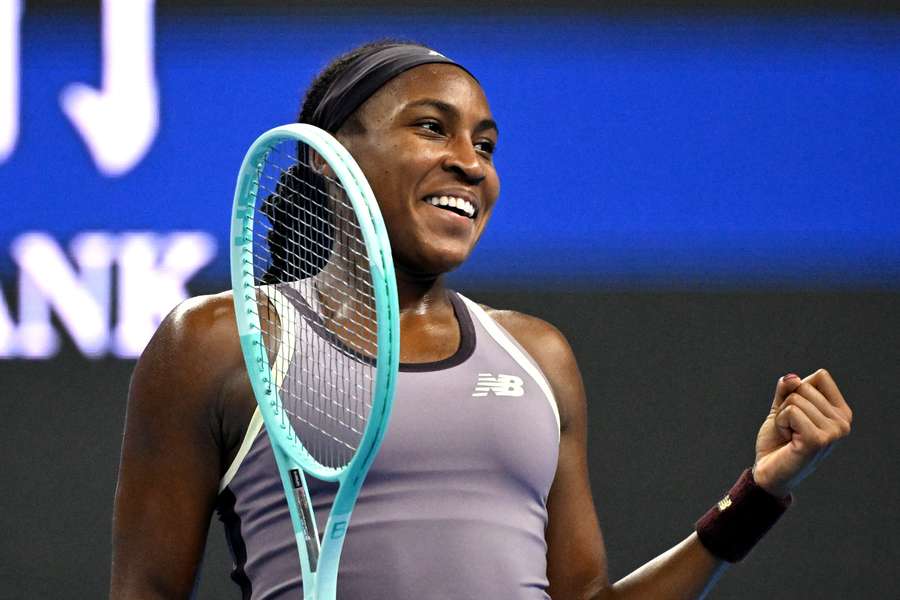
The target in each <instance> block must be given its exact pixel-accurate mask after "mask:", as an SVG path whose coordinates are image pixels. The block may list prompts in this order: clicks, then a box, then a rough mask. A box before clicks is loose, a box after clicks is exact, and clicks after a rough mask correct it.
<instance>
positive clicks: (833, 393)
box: [803, 369, 853, 423]
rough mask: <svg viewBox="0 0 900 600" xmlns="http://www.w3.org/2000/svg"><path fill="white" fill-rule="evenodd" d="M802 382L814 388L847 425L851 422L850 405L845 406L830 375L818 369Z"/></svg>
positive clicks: (845, 403)
mask: <svg viewBox="0 0 900 600" xmlns="http://www.w3.org/2000/svg"><path fill="white" fill-rule="evenodd" d="M803 381H804V382H805V383H808V384H810V385H812V386H814V387H815V388H816V389H817V390H818V391H819V392H821V393H822V394H823V395H824V396H825V398H827V399H828V402H829V403H830V404H831V405H832V406H834V407H835V409H836V410H837V411H838V413H840V415H841V416H842V417H843V418H844V419H846V420H847V422H848V423H849V422H852V421H853V411H852V410H851V409H850V405H849V404H847V401H846V400H844V395H843V394H841V390H840V389H838V386H837V384H836V383H835V382H834V379H832V377H831V374H830V373H829V372H828V371H826V370H825V369H819V370H818V371H816V372H815V373H813V374H812V375H809V376H808V377H806V378H804V380H803Z"/></svg>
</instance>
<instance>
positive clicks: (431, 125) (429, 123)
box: [416, 119, 444, 135]
mask: <svg viewBox="0 0 900 600" xmlns="http://www.w3.org/2000/svg"><path fill="white" fill-rule="evenodd" d="M416 126H417V127H420V128H422V129H426V130H428V131H430V132H432V133H435V134H437V135H444V126H443V125H441V123H440V122H439V121H435V120H434V119H428V120H425V121H419V122H418V123H416Z"/></svg>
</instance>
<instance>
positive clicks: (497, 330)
mask: <svg viewBox="0 0 900 600" xmlns="http://www.w3.org/2000/svg"><path fill="white" fill-rule="evenodd" d="M458 295H459V297H460V298H462V299H463V301H464V302H465V303H466V306H467V307H468V308H469V312H470V313H472V314H473V315H475V318H477V319H478V321H479V323H481V325H482V327H484V328H485V330H486V331H487V332H488V333H489V334H490V335H491V337H492V338H494V340H495V341H496V342H497V343H498V344H500V346H501V347H502V348H503V349H504V350H506V351H507V352H508V353H509V355H510V356H511V357H512V358H513V360H515V361H516V362H517V363H519V366H521V367H522V368H523V369H524V370H525V372H526V373H528V374H529V375H530V376H531V378H532V379H534V381H535V383H537V384H538V387H540V388H541V391H543V392H544V396H546V398H547V402H548V403H549V404H550V408H551V409H552V410H553V416H554V417H555V418H556V432H557V434H558V435H561V424H560V421H559V407H557V405H556V397H555V396H554V395H553V390H552V389H551V388H550V382H548V381H547V378H546V377H544V374H543V373H542V372H541V370H540V368H538V366H537V365H536V364H535V363H534V361H533V360H531V358H529V357H528V356H527V355H526V354H525V353H524V352H523V351H522V349H521V348H519V346H518V345H517V344H516V343H515V342H514V341H513V340H512V338H511V337H510V335H509V334H508V333H506V331H505V330H503V329H502V328H501V327H500V325H498V324H497V322H496V321H494V319H492V318H491V316H490V315H489V314H487V313H486V312H485V311H484V309H483V308H481V306H479V305H478V304H477V303H475V302H473V301H471V300H469V299H468V298H466V297H465V296H463V295H462V294H459V293H458Z"/></svg>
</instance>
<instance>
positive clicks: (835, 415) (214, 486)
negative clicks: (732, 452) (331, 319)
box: [112, 42, 851, 600]
mask: <svg viewBox="0 0 900 600" xmlns="http://www.w3.org/2000/svg"><path fill="white" fill-rule="evenodd" d="M299 120H300V121H303V122H309V123H312V124H314V125H318V126H319V127H322V128H323V129H326V130H328V131H330V132H332V133H334V134H335V135H336V136H337V138H338V139H339V140H340V141H341V142H342V143H343V144H344V145H345V146H346V147H347V148H348V149H349V151H350V152H351V154H352V155H353V156H354V157H355V158H356V160H357V161H358V162H359V164H360V166H361V167H362V170H363V171H364V173H365V175H366V177H367V178H368V179H369V182H370V183H371V185H372V188H373V190H374V192H375V195H376V197H377V198H378V201H379V204H380V206H381V210H382V212H383V214H384V218H385V221H386V224H387V229H388V233H389V236H390V239H391V244H392V248H393V254H394V259H395V265H396V271H397V286H398V291H399V297H400V307H401V338H402V348H401V369H400V370H401V372H400V377H399V381H398V385H397V395H396V403H395V408H394V413H393V417H392V421H391V424H390V428H389V431H388V435H387V437H386V438H385V441H384V445H383V447H382V450H381V453H380V454H379V455H378V458H377V459H376V461H375V464H374V466H373V468H372V471H371V472H370V474H369V475H368V478H367V480H366V483H365V485H364V486H363V490H362V494H361V497H360V499H359V502H358V504H357V507H356V509H355V512H354V514H353V520H352V521H351V524H350V528H349V531H348V534H347V539H346V543H345V546H344V553H343V557H342V560H341V568H340V575H339V578H338V598H340V599H342V600H356V599H366V600H373V599H385V600H388V599H389V600H403V599H408V600H427V599H432V598H433V599H449V598H454V599H456V598H459V599H492V600H493V599H504V600H505V599H541V598H544V599H545V598H548V597H552V598H554V600H565V599H570V598H571V599H574V598H579V599H580V598H602V599H605V598H641V599H647V598H662V599H664V598H692V597H701V596H702V595H703V594H704V593H705V592H706V591H707V590H708V589H709V588H710V587H711V586H712V584H713V583H714V582H715V580H716V579H717V577H718V576H719V575H720V574H721V573H722V572H723V570H724V569H725V567H726V565H728V564H729V563H731V562H736V561H738V560H740V559H741V558H742V557H743V556H744V555H745V554H746V553H747V552H749V550H750V549H751V548H752V547H753V545H754V544H755V543H756V542H757V541H758V540H759V539H760V538H761V537H762V536H763V534H764V533H765V532H766V531H767V530H768V529H769V528H770V527H771V526H772V525H773V524H774V522H775V521H776V520H777V519H778V517H779V515H780V514H781V513H782V512H783V511H784V510H785V509H786V508H787V506H788V505H789V504H790V498H791V496H790V494H791V491H792V490H793V489H794V488H795V487H796V486H797V484H798V483H800V481H801V480H802V479H803V478H804V477H806V476H807V475H808V474H809V473H810V472H812V471H813V470H814V469H815V467H816V466H817V463H818V462H819V460H820V459H821V458H823V457H824V456H825V455H826V453H827V452H828V451H829V449H830V448H831V446H832V444H833V443H834V442H835V441H837V440H838V439H839V438H842V437H844V436H846V435H847V434H848V433H849V431H850V421H851V411H850V408H849V407H848V405H847V403H846V402H845V401H844V398H843V397H842V395H841V392H840V391H839V389H838V387H837V385H835V382H834V381H833V379H832V378H831V376H830V375H829V374H828V373H827V372H826V371H824V370H819V371H816V372H815V373H813V374H811V375H809V376H807V377H806V378H804V379H801V378H800V377H798V376H797V375H793V374H789V375H785V376H784V377H782V378H780V379H779V380H778V383H777V385H776V386H775V391H774V401H773V403H772V409H771V412H770V414H769V416H768V417H767V418H766V419H765V421H764V422H763V424H762V426H761V428H760V430H759V435H758V437H757V440H756V461H755V464H754V465H753V468H752V469H748V470H747V471H745V472H744V473H743V474H742V475H741V476H740V478H739V479H738V481H737V483H736V484H735V486H734V487H733V488H732V489H731V490H729V491H728V492H727V494H725V496H724V497H723V499H722V500H721V501H720V502H719V503H718V505H716V506H713V507H712V508H711V509H710V510H709V511H708V512H707V513H706V514H704V515H703V516H702V517H701V518H700V519H699V520H698V522H697V524H696V531H695V532H694V533H692V534H691V535H690V536H689V537H688V538H687V539H685V540H683V541H682V542H680V543H678V544H677V545H676V546H674V547H673V548H672V549H671V550H669V551H668V552H666V553H664V554H663V555H661V556H659V557H657V558H655V559H653V560H652V561H650V562H649V563H648V564H646V565H645V566H643V567H641V568H640V569H638V570H637V571H635V572H634V573H632V574H631V575H629V576H627V577H625V578H624V579H623V580H621V581H619V582H615V583H612V582H610V581H608V579H607V574H606V555H605V549H604V545H603V539H602V536H601V532H600V527H599V525H598V523H597V516H596V513H595V510H594V504H593V500H592V498H591V489H590V485H589V481H588V465H587V459H586V451H585V442H586V439H587V436H588V434H587V430H586V427H587V418H586V400H585V391H584V389H583V386H582V380H581V376H580V375H579V372H578V367H577V366H576V362H575V358H574V357H573V355H572V351H571V349H570V347H569V345H568V343H567V342H566V340H565V339H564V337H563V336H562V334H560V332H559V331H557V330H556V329H555V328H554V327H553V326H552V325H549V324H547V323H545V322H544V321H542V320H540V319H538V318H535V317H532V316H528V315H524V314H519V313H516V312H511V311H501V310H494V309H491V308H488V307H484V306H480V305H479V304H477V303H475V302H473V301H471V300H469V299H467V298H465V297H464V296H462V295H461V294H458V293H456V292H454V291H452V290H449V289H447V288H446V287H445V286H444V275H445V274H446V273H448V272H449V271H451V270H453V269H454V268H456V267H458V266H459V265H461V264H462V263H463V262H464V261H465V260H466V258H467V257H468V256H469V253H470V252H471V251H472V248H473V247H474V245H475V243H476V242H477V241H478V238H479V237H480V235H481V233H482V232H483V231H484V228H485V226H486V225H487V223H488V220H489V219H490V216H491V212H492V210H493V208H494V203H495V201H496V200H497V197H498V195H499V192H500V180H499V177H498V174H497V171H496V170H495V168H494V164H493V161H492V154H493V152H494V149H495V147H496V145H497V139H498V128H497V124H496V123H495V122H494V120H493V117H492V115H491V111H490V108H489V106H488V102H487V99H486V98H485V93H484V90H483V89H482V88H481V86H480V85H479V83H478V81H477V79H476V78H475V77H474V76H473V75H472V74H471V73H470V72H469V71H467V70H466V69H465V68H464V67H462V66H460V65H459V64H457V63H455V62H454V61H452V60H451V59H449V58H445V57H444V56H442V55H440V54H438V53H437V52H435V51H433V50H430V49H428V48H425V47H423V46H419V45H414V44H398V43H393V42H380V43H375V44H370V45H366V46H363V47H360V48H357V49H356V50H354V51H352V52H350V53H349V54H346V55H344V56H341V57H339V58H338V59H336V60H335V61H334V62H332V63H331V65H329V66H328V67H327V68H326V69H325V70H324V71H323V72H322V73H321V74H320V75H319V76H318V78H317V79H316V80H315V81H314V82H313V84H312V85H311V87H310V89H309V91H308V93H307V96H306V99H305V102H304V104H303V107H302V110H301V113H300V119H299ZM595 410H602V409H601V408H599V407H598V408H597V409H595ZM748 444H749V440H748ZM311 493H312V497H313V502H314V503H315V504H316V505H317V506H323V505H327V504H328V503H329V502H330V494H331V493H332V490H331V489H330V488H329V487H328V486H327V485H325V484H319V485H314V486H313V487H312V490H311ZM215 510H217V511H218V512H219V515H220V518H221V519H222V521H223V522H224V525H225V530H226V535H227V538H228V541H229V544H230V547H231V551H232V554H233V557H234V570H233V573H232V578H233V579H234V581H235V582H236V583H237V584H238V585H239V586H240V589H241V590H242V593H243V597H244V598H254V599H256V598H259V599H261V598H292V599H296V598H298V597H300V590H301V586H302V582H301V581H300V576H299V573H300V569H299V563H298V558H297V549H296V546H295V542H294V538H293V532H292V529H291V524H290V519H289V516H288V511H287V507H286V504H285V501H284V497H283V490H282V485H281V481H280V480H279V477H278V474H277V471H276V467H275V463H274V459H273V456H272V453H271V448H270V447H269V442H268V439H267V437H266V434H265V431H264V429H263V428H262V427H261V420H260V418H259V415H258V413H257V412H256V404H255V402H254V399H253V395H252V393H251V391H250V388H249V385H248V380H247V376H246V374H245V368H244V363H243V359H242V356H241V350H240V347H239V343H238V338H237V334H236V330H235V319H234V314H233V308H232V300H231V297H230V293H223V294H220V295H216V296H210V297H202V298H196V299H193V300H190V301H187V302H185V303H184V304H182V305H181V306H179V307H178V308H176V309H175V310H174V311H173V312H172V314H170V315H169V316H168V317H167V318H166V319H165V321H164V322H163V324H162V325H161V326H160V328H159V331H158V332H157V333H156V335H155V336H154V338H153V339H152V341H151V342H150V344H149V346H148V347H147V349H146V351H145V352H144V354H143V356H142V357H141V359H140V361H139V362H138V364H137V367H136V369H135V373H134V378H133V381H132V386H131V390H130V395H129V400H128V411H127V419H126V428H125V439H124V444H123V449H122V462H121V469H120V473H119V484H118V488H117V491H116V502H115V521H114V535H113V563H112V597H113V598H117V599H124V598H140V599H142V600H146V599H149V598H185V597H188V596H189V595H190V594H191V592H192V589H193V587H194V583H195V578H196V575H197V571H198V567H199V565H200V562H201V558H202V555H203V548H204V542H205V540H206V534H207V528H208V526H209V522H210V517H211V515H212V514H213V512H214V511H215ZM317 513H319V514H326V513H327V510H319V509H318V508H317ZM320 530H321V524H320Z"/></svg>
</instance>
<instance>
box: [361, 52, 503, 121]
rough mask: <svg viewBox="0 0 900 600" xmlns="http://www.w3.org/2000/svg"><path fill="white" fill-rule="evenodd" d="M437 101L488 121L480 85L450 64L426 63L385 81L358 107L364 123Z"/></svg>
mask: <svg viewBox="0 0 900 600" xmlns="http://www.w3.org/2000/svg"><path fill="white" fill-rule="evenodd" d="M426 98H427V99H432V100H440V101H442V102H446V103H447V104H450V105H452V106H454V107H456V108H457V109H458V110H459V111H460V113H461V114H463V115H468V116H471V117H472V118H477V119H484V118H490V116H491V114H490V113H491V110H490V107H489V106H488V101H487V97H486V96H485V94H484V90H483V89H482V88H481V85H480V84H479V83H478V82H477V81H475V79H473V78H472V76H471V75H469V74H468V73H466V72H465V71H463V70H462V69H460V68H459V67H455V66H453V65H448V64H428V65H420V66H418V67H414V68H412V69H410V70H409V71H406V72H404V73H401V74H400V75H398V76H397V77H395V78H394V79H392V80H391V81H389V82H387V83H386V84H385V85H384V86H383V87H382V88H381V89H380V90H378V91H377V92H375V93H374V94H373V95H372V97H371V98H369V99H368V100H366V101H365V102H364V103H363V105H362V106H360V108H359V111H358V113H359V116H360V117H361V118H363V119H365V120H368V119H379V118H389V117H391V116H395V115H397V114H399V113H400V112H402V111H403V109H404V108H405V107H406V106H407V105H409V104H411V103H413V102H415V101H417V100H422V99H426Z"/></svg>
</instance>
